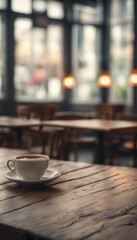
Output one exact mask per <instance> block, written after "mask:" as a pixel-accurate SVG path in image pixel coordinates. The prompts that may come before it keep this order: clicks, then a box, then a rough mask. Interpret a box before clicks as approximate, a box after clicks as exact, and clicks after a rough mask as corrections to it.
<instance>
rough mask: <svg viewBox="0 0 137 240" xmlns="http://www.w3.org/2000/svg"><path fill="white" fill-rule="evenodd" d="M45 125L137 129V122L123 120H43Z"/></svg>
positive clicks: (121, 130)
mask: <svg viewBox="0 0 137 240" xmlns="http://www.w3.org/2000/svg"><path fill="white" fill-rule="evenodd" d="M42 124H43V125H44V126H55V127H66V128H75V129H86V130H92V131H95V132H123V131H124V132H133V131H134V133H135V131H137V122H131V121H121V120H102V119H82V120H52V121H43V122H42Z"/></svg>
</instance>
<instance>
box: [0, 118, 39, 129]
mask: <svg viewBox="0 0 137 240" xmlns="http://www.w3.org/2000/svg"><path fill="white" fill-rule="evenodd" d="M40 125H41V121H40V120H36V119H25V118H19V117H9V116H0V127H6V128H25V127H34V126H40Z"/></svg>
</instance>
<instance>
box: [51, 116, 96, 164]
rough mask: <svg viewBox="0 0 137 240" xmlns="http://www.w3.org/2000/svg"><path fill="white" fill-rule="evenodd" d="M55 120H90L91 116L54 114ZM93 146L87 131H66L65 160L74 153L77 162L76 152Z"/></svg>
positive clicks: (92, 139)
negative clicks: (84, 147)
mask: <svg viewBox="0 0 137 240" xmlns="http://www.w3.org/2000/svg"><path fill="white" fill-rule="evenodd" d="M54 119H56V120H80V119H91V114H88V113H83V112H71V111H70V112H56V113H55V114H54ZM94 144H95V139H94V137H91V135H90V136H89V131H86V130H80V129H71V130H70V129H67V132H66V135H65V139H64V147H63V149H65V151H64V152H65V154H66V155H65V154H64V155H65V159H68V156H69V153H70V152H71V151H73V152H74V160H75V161H77V158H78V157H77V155H78V154H77V150H78V148H79V147H81V146H90V147H91V146H93V145H94Z"/></svg>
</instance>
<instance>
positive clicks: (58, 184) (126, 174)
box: [0, 149, 137, 240]
mask: <svg viewBox="0 0 137 240" xmlns="http://www.w3.org/2000/svg"><path fill="white" fill-rule="evenodd" d="M22 152H23V151H22ZM19 153H20V152H19V150H18V151H16V150H8V149H1V150H0V190H1V191H0V233H1V235H0V236H1V237H2V238H1V239H2V240H7V239H8V240H9V239H14V240H17V239H21V240H22V239H24V238H23V237H24V235H25V237H26V238H25V239H30V238H27V237H28V236H32V238H31V239H35V238H33V236H37V237H38V239H40V238H42V239H58V240H62V239H63V240H71V239H73V240H77V239H79V240H80V239H87V240H89V239H90V240H100V239H101V240H106V239H111V240H121V239H124V240H129V239H132V240H136V239H137V169H134V168H126V167H115V166H114V167H112V166H104V165H90V164H86V163H79V162H65V161H59V160H58V161H57V160H50V167H51V168H53V169H56V170H58V171H60V172H61V174H62V175H61V176H60V177H59V178H58V179H56V180H54V181H52V182H50V183H49V184H48V185H45V186H44V187H43V188H37V189H35V188H34V189H33V188H24V187H21V186H19V185H17V184H16V183H13V182H10V181H8V180H7V179H6V178H5V174H6V173H7V171H8V169H7V167H6V161H7V160H8V159H9V157H10V158H11V156H15V155H17V154H19ZM6 237H7V238H6Z"/></svg>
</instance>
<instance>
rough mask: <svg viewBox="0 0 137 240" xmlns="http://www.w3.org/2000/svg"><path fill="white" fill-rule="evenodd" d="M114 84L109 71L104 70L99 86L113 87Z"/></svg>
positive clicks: (99, 79)
mask: <svg viewBox="0 0 137 240" xmlns="http://www.w3.org/2000/svg"><path fill="white" fill-rule="evenodd" d="M111 85H112V78H111V76H110V75H109V73H108V72H102V73H101V75H100V76H99V78H98V86H99V87H104V88H105V87H106V88H107V87H111Z"/></svg>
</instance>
